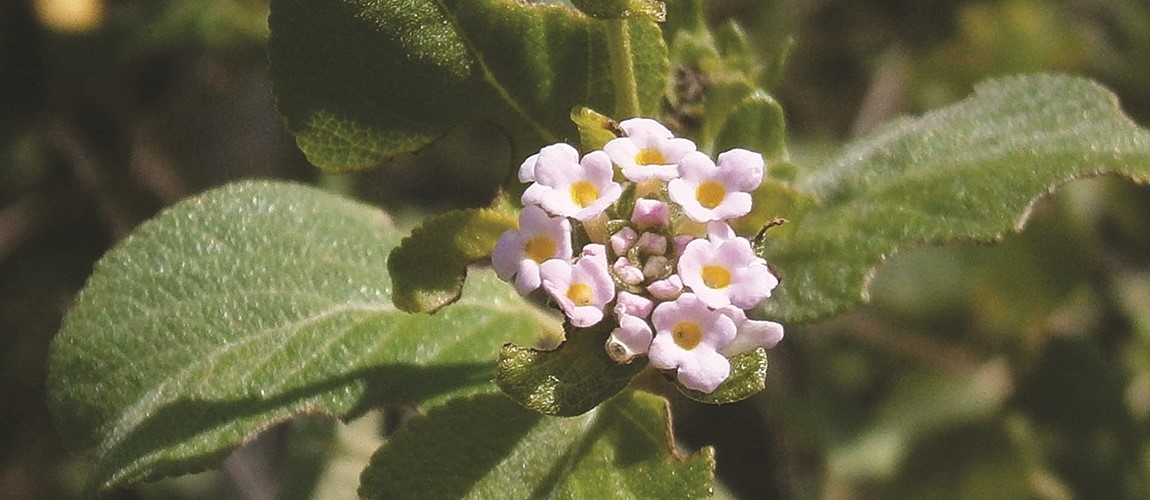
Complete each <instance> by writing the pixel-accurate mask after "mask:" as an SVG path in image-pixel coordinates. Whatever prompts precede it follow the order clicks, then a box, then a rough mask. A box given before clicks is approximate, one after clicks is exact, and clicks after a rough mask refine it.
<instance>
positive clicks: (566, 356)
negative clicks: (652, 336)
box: [495, 321, 647, 417]
mask: <svg viewBox="0 0 1150 500" xmlns="http://www.w3.org/2000/svg"><path fill="white" fill-rule="evenodd" d="M614 328H615V324H614V323H613V322H611V321H603V322H601V323H599V324H598V325H595V326H592V327H590V328H576V327H573V326H571V325H570V323H565V324H564V329H565V330H566V333H567V340H566V341H565V342H563V344H562V345H560V346H559V347H558V348H556V349H555V350H551V351H543V350H539V349H532V348H527V347H519V346H517V345H514V344H507V345H505V346H504V347H503V351H502V352H500V354H499V370H498V372H497V375H496V378H495V383H496V384H498V385H499V388H500V389H503V392H505V393H507V395H508V396H511V399H514V400H515V401H516V402H518V403H519V404H521V405H523V406H524V407H527V408H530V409H532V410H535V411H538V412H540V413H543V414H546V415H557V416H563V417H568V416H574V415H580V414H583V413H586V412H587V411H589V410H591V409H592V408H594V407H595V406H597V405H599V403H602V402H603V401H605V400H606V399H607V398H610V397H611V396H614V395H615V394H618V393H619V391H621V390H623V389H624V388H625V387H627V385H628V384H630V383H631V379H632V378H635V376H636V375H638V374H639V372H641V371H643V368H646V366H647V361H646V359H645V358H643V359H638V360H635V361H633V362H631V363H629V364H622V365H621V364H618V363H616V362H614V361H612V360H611V358H610V357H609V356H608V355H607V348H606V343H607V337H608V336H610V335H611V331H612V330H613V329H614Z"/></svg>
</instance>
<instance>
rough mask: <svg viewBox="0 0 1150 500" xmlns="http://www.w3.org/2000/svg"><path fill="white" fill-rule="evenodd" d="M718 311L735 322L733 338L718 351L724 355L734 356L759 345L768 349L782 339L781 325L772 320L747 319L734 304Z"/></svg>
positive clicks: (744, 313)
mask: <svg viewBox="0 0 1150 500" xmlns="http://www.w3.org/2000/svg"><path fill="white" fill-rule="evenodd" d="M718 311H719V312H720V313H723V314H725V315H727V317H729V318H731V320H732V321H734V322H735V331H736V332H737V333H736V334H735V340H733V341H731V343H730V344H727V346H726V347H724V348H723V349H721V350H720V351H719V352H720V353H721V354H722V355H724V356H727V357H731V356H735V355H738V354H742V353H744V352H747V351H753V350H755V349H757V348H759V347H762V348H763V349H770V348H773V347H775V345H777V344H778V343H779V341H781V340H783V325H780V324H778V323H775V322H774V321H764V320H754V319H749V318H747V314H746V312H745V311H743V310H742V309H739V308H737V307H735V306H726V307H722V308H719V309H718Z"/></svg>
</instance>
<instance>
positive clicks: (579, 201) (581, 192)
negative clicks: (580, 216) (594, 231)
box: [571, 181, 599, 208]
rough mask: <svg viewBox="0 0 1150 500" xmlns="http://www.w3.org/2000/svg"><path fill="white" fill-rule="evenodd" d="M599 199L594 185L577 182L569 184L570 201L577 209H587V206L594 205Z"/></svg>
mask: <svg viewBox="0 0 1150 500" xmlns="http://www.w3.org/2000/svg"><path fill="white" fill-rule="evenodd" d="M598 199H599V190H598V189H595V185H594V184H591V183H590V182H587V181H579V182H575V183H572V184H571V201H574V202H575V204H576V205H579V208H587V205H590V204H592V203H595V200H598Z"/></svg>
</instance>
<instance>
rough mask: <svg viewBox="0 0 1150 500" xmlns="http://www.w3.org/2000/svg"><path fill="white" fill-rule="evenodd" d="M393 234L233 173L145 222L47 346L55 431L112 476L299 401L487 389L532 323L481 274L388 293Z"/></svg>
mask: <svg viewBox="0 0 1150 500" xmlns="http://www.w3.org/2000/svg"><path fill="white" fill-rule="evenodd" d="M398 241H399V234H398V232H397V231H396V230H395V229H394V228H393V227H392V225H391V223H390V222H389V220H388V218H387V217H386V216H385V215H384V214H383V213H382V212H380V211H378V210H377V209H374V208H372V207H368V206H365V205H361V204H358V203H354V202H351V201H347V200H344V199H342V198H339V197H337V196H335V195H332V194H329V193H325V192H323V191H319V190H317V189H313V188H307V187H303V186H297V185H292V184H282V183H270V182H247V183H242V184H237V185H232V186H228V187H224V188H221V189H218V190H215V191H211V192H209V193H206V194H204V195H201V196H199V197H196V198H193V199H190V200H187V201H184V202H182V203H180V204H178V205H176V206H175V207H173V208H171V209H169V210H167V211H165V212H163V213H162V214H160V215H159V216H157V217H156V218H155V219H153V220H151V221H148V222H146V223H145V224H143V225H142V226H141V227H140V228H139V229H138V230H136V231H135V232H134V233H133V234H132V235H131V236H130V237H128V238H127V239H126V240H125V241H123V242H122V243H120V244H119V245H118V246H116V247H115V248H114V249H112V250H111V251H110V252H108V254H107V255H105V256H104V258H103V259H102V260H101V261H100V262H99V264H98V265H97V266H96V270H95V273H94V274H93V275H92V277H91V278H90V280H89V281H88V284H87V285H86V286H85V288H84V290H83V291H82V292H81V293H80V296H79V297H78V299H77V301H76V304H75V306H74V307H73V309H72V310H71V311H70V312H69V313H68V315H67V317H66V318H65V319H64V326H63V329H62V330H61V332H60V333H59V335H58V337H57V338H56V339H55V341H54V343H53V345H52V351H51V357H50V374H49V381H48V389H49V397H50V400H51V405H52V408H53V411H54V414H55V416H56V419H57V421H58V424H59V425H58V428H59V429H61V430H62V431H63V432H64V433H65V435H66V438H67V440H68V442H69V443H71V444H72V445H73V446H74V447H76V448H77V449H83V448H88V447H93V446H94V447H96V457H95V459H96V465H95V470H94V473H93V475H92V476H91V478H90V483H91V485H92V486H93V487H99V488H111V487H113V486H118V485H124V484H128V483H132V482H137V481H140V480H144V479H148V478H154V477H157V476H161V475H170V474H180V473H186V472H190V471H195V470H199V469H203V468H206V467H209V466H211V465H214V464H215V463H216V462H217V461H218V460H219V459H221V458H222V457H223V456H224V455H225V454H226V453H228V452H229V451H230V450H231V449H233V448H234V447H236V446H237V445H239V444H240V443H242V442H243V441H244V440H245V439H247V438H249V437H250V436H251V435H253V434H255V433H256V432H258V431H260V430H262V429H265V428H267V427H268V426H270V425H272V424H274V423H276V422H279V421H282V420H285V419H287V418H289V417H291V416H293V415H297V414H300V413H314V412H325V413H331V414H335V415H339V416H350V415H355V414H357V413H359V412H361V411H363V410H365V409H366V408H368V407H370V406H372V405H375V404H378V403H381V402H411V403H419V402H424V401H428V400H430V399H434V398H437V397H440V398H441V397H445V395H446V394H448V393H454V392H458V391H476V390H484V391H487V390H490V385H489V381H490V380H491V378H492V377H493V376H494V373H493V365H494V363H493V361H494V359H495V357H496V354H497V353H498V351H499V348H500V346H501V345H502V344H503V343H504V342H507V341H515V342H527V341H530V339H532V338H535V337H536V336H537V335H538V334H539V333H540V332H541V331H542V330H543V329H544V328H545V325H542V324H541V323H540V318H541V316H539V315H538V314H537V313H534V312H533V310H534V308H533V306H530V305H528V304H526V303H524V302H522V301H521V300H520V299H519V298H518V297H516V296H515V295H514V291H513V290H512V289H511V288H510V287H508V286H506V284H504V283H502V282H500V281H498V280H497V279H495V277H494V276H492V275H491V274H490V273H488V272H483V273H476V274H477V275H476V276H473V277H472V279H471V280H470V281H469V284H468V288H467V297H468V298H466V299H464V300H461V301H459V302H457V303H456V304H454V305H453V307H451V308H450V309H447V310H444V311H442V312H440V313H439V314H437V315H435V316H427V315H409V314H406V313H403V312H400V311H398V310H396V309H395V307H394V306H393V305H392V303H391V293H390V290H389V280H388V277H387V271H386V269H387V255H388V252H389V251H390V250H391V248H392V247H394V246H395V245H396V243H398Z"/></svg>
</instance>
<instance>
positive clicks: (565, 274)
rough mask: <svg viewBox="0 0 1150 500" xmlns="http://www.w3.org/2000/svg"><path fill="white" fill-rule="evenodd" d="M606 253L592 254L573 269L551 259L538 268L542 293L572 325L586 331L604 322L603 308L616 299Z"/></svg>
mask: <svg viewBox="0 0 1150 500" xmlns="http://www.w3.org/2000/svg"><path fill="white" fill-rule="evenodd" d="M587 246H592V245H587ZM598 246H600V247H602V245H598ZM584 253H585V254H586V253H587V249H586V248H584ZM605 253H606V252H605V251H602V252H599V251H592V252H591V255H585V256H584V257H582V258H580V259H579V261H578V262H576V263H575V264H574V265H572V264H570V263H568V262H567V261H564V260H559V259H552V260H549V261H547V262H544V263H543V264H542V265H541V266H539V276H540V278H541V279H542V281H543V289H544V290H547V293H548V294H549V295H550V296H551V298H552V299H554V300H555V302H556V303H558V304H559V308H560V309H562V310H563V312H564V313H565V314H566V315H567V317H568V318H569V319H570V320H571V324H572V325H575V326H577V327H580V328H585V327H588V326H592V325H594V324H596V323H599V322H600V321H602V320H603V310H604V308H605V307H606V306H607V304H608V303H609V302H611V300H612V299H614V298H615V282H614V281H613V280H612V279H611V273H610V271H608V270H607V258H606V256H605Z"/></svg>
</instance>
